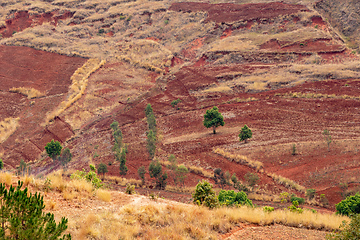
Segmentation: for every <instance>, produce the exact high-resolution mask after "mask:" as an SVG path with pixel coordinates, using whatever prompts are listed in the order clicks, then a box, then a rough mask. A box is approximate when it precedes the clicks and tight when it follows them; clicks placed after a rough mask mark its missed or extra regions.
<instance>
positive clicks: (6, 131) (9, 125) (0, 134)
mask: <svg viewBox="0 0 360 240" xmlns="http://www.w3.org/2000/svg"><path fill="white" fill-rule="evenodd" d="M19 120H20V118H5V119H4V120H3V121H1V122H0V143H2V142H4V141H5V140H6V139H7V138H8V137H10V136H11V134H13V133H14V132H15V131H16V128H17V126H18V125H19Z"/></svg>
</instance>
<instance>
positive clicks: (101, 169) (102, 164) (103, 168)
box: [97, 163, 108, 179]
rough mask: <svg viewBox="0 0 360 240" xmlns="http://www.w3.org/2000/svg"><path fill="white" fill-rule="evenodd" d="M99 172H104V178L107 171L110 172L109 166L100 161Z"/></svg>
mask: <svg viewBox="0 0 360 240" xmlns="http://www.w3.org/2000/svg"><path fill="white" fill-rule="evenodd" d="M97 172H98V174H102V175H103V179H104V177H105V173H107V172H108V169H107V166H106V164H105V163H100V164H99V166H98V170H97Z"/></svg>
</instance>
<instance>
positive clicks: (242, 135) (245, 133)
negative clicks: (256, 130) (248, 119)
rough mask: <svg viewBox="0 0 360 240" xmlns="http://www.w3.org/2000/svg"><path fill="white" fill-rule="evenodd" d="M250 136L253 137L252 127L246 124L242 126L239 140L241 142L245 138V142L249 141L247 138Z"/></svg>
mask: <svg viewBox="0 0 360 240" xmlns="http://www.w3.org/2000/svg"><path fill="white" fill-rule="evenodd" d="M250 138H252V132H251V129H250V128H249V127H248V126H246V125H244V127H242V128H241V130H240V133H239V140H240V142H241V141H244V140H245V143H247V140H248V139H250Z"/></svg>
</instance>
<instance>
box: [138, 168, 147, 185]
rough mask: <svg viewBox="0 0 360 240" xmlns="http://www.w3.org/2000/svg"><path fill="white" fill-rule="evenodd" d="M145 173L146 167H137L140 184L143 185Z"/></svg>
mask: <svg viewBox="0 0 360 240" xmlns="http://www.w3.org/2000/svg"><path fill="white" fill-rule="evenodd" d="M145 173H146V169H145V167H144V166H141V167H139V169H138V175H139V177H140V178H141V184H142V185H144V184H145Z"/></svg>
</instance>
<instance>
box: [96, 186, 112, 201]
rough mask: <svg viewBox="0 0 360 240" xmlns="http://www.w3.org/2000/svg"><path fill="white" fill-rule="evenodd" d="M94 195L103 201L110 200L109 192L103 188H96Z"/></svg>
mask: <svg viewBox="0 0 360 240" xmlns="http://www.w3.org/2000/svg"><path fill="white" fill-rule="evenodd" d="M96 196H97V197H98V198H99V199H100V200H101V201H104V202H110V200H111V192H109V191H107V190H104V189H98V190H96Z"/></svg>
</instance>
